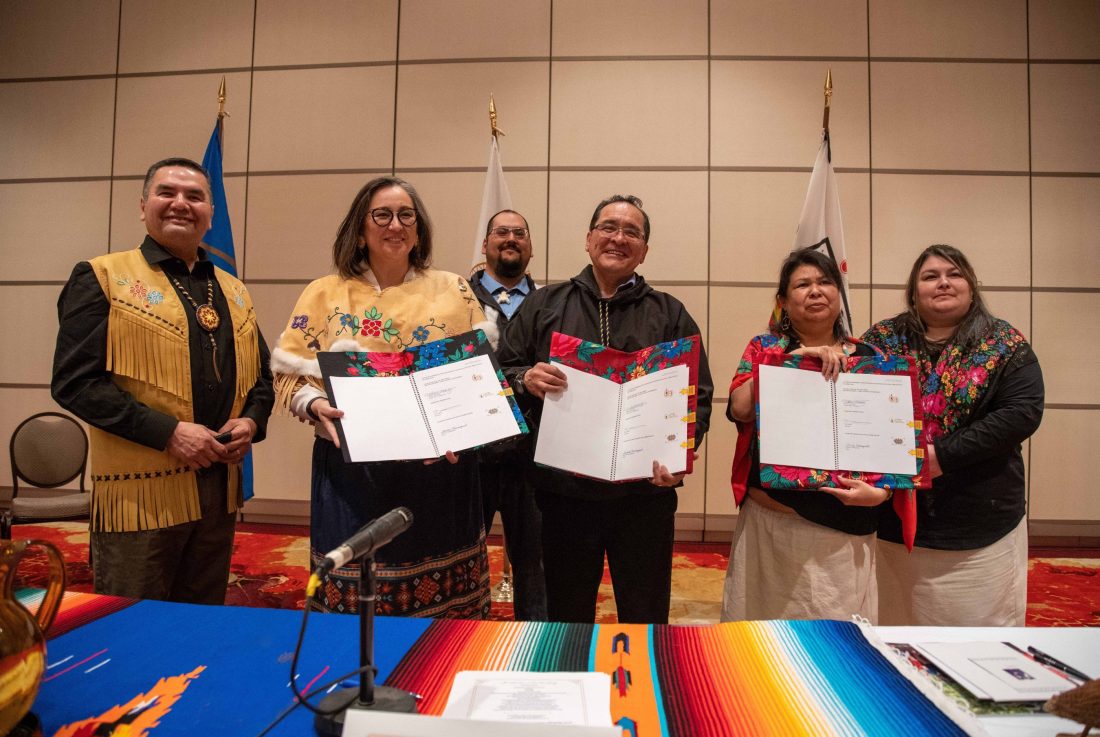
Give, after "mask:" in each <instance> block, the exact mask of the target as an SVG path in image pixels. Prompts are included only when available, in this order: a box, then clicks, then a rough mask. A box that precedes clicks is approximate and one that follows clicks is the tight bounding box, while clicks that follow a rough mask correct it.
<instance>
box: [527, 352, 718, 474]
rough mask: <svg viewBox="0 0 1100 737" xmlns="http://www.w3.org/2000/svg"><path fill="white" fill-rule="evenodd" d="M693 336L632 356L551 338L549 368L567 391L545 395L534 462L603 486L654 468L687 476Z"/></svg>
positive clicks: (691, 445) (695, 374) (695, 364)
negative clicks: (555, 370)
mask: <svg viewBox="0 0 1100 737" xmlns="http://www.w3.org/2000/svg"><path fill="white" fill-rule="evenodd" d="M699 344H700V338H699V336H698V335H693V336H689V337H686V338H678V339H676V340H672V341H668V342H665V343H658V344H657V345H653V346H649V347H646V348H643V349H641V350H638V351H634V352H625V351H618V350H615V349H614V348H608V347H606V346H603V345H600V344H598V343H592V342H589V341H584V340H581V339H580V338H575V337H572V336H569V335H564V334H562V333H554V335H553V337H552V339H551V344H550V361H551V363H553V364H554V365H555V366H557V367H558V368H560V369H561V370H562V371H563V372H564V373H565V374H566V379H567V382H568V388H567V389H566V390H565V391H564V392H561V393H559V394H548V395H547V396H546V399H545V400H544V402H543V409H542V420H541V422H540V424H539V432H538V440H537V442H536V445H535V462H536V463H540V464H542V465H545V466H550V467H552V468H558V469H561V470H563V471H571V472H573V473H576V474H580V475H582V476H589V477H592V478H597V479H601V480H604V481H632V480H637V479H648V478H651V477H652V476H653V461H654V460H657V461H659V462H660V463H662V464H663V465H665V466H666V467H667V468H668V470H669V472H670V473H674V474H675V473H685V472H687V473H690V472H691V468H692V459H693V457H694V452H693V451H694V450H695V407H696V401H697V397H696V387H697V386H698V381H699Z"/></svg>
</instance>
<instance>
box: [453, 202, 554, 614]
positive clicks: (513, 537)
mask: <svg viewBox="0 0 1100 737" xmlns="http://www.w3.org/2000/svg"><path fill="white" fill-rule="evenodd" d="M481 252H482V253H483V254H485V268H484V269H480V270H478V271H476V272H474V274H473V275H471V277H470V285H471V286H472V287H473V290H474V294H475V295H477V298H478V300H479V301H480V302H481V305H482V307H483V308H484V310H485V316H486V317H491V316H493V315H495V316H496V320H497V325H499V327H500V331H501V334H502V335H503V333H504V327H505V326H506V325H507V324H508V321H509V320H511V319H512V316H513V315H515V314H516V310H517V309H519V307H520V305H521V304H522V303H523V300H524V299H526V297H527V295H528V294H530V293H531V292H533V291H534V290H535V288H536V287H535V282H534V280H533V279H531V277H530V276H528V275H527V273H526V272H527V264H528V263H529V262H530V261H531V230H530V228H529V227H528V225H527V220H526V218H524V217H523V216H522V215H520V214H519V213H518V212H515V211H514V210H501V211H500V212H498V213H497V214H496V215H494V216H493V217H491V218H489V225H488V227H487V228H486V230H485V240H484V242H483V243H482V245H481ZM529 442H530V441H529V439H526V438H525V439H524V440H521V441H520V446H518V447H517V446H510V447H509V446H505V447H503V448H496V447H494V448H488V449H485V450H483V451H482V452H481V495H482V505H483V507H484V512H485V531H486V532H488V531H489V529H490V528H491V527H492V525H493V518H494V517H495V516H496V513H497V511H499V512H500V519H501V524H502V525H503V526H504V545H505V549H506V550H507V551H508V558H509V560H511V562H512V580H513V587H514V589H513V590H514V594H513V609H514V611H515V618H516V619H517V620H545V619H546V583H545V580H544V578H543V571H542V540H541V533H540V529H541V526H542V520H541V518H540V515H539V510H538V506H537V505H536V504H535V496H534V491H533V490H532V489H531V488H530V486H529V484H528V483H527V478H528V473H527V471H528V468H529V466H530V463H531V452H530V449H529V448H527V447H526V444H527V443H529Z"/></svg>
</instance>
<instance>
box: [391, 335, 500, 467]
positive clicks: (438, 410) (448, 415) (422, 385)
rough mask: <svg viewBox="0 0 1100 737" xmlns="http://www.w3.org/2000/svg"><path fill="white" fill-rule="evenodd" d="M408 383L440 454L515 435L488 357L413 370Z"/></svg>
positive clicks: (477, 357) (494, 371) (498, 382)
mask: <svg viewBox="0 0 1100 737" xmlns="http://www.w3.org/2000/svg"><path fill="white" fill-rule="evenodd" d="M412 378H413V381H414V382H416V386H417V389H419V390H420V399H421V401H422V402H423V403H424V413H425V414H426V415H427V416H428V422H429V423H430V424H431V428H432V434H433V435H434V436H435V443H436V445H437V446H438V447H439V452H440V453H441V454H442V453H445V452H446V451H448V450H453V451H460V450H466V449H467V448H476V447H478V446H481V445H485V444H486V443H491V442H493V441H494V440H501V439H503V438H509V437H512V436H513V435H519V434H520V429H519V425H518V424H517V423H516V418H515V415H513V414H512V407H511V405H509V404H508V399H507V398H506V397H503V396H501V393H500V391H501V389H500V381H499V380H498V379H497V372H496V369H494V368H493V362H492V361H491V360H489V357H488V356H476V357H474V358H468V359H466V360H465V361H457V362H455V363H448V364H446V365H443V366H436V367H435V368H430V369H425V370H423V371H418V372H416V373H414V374H412Z"/></svg>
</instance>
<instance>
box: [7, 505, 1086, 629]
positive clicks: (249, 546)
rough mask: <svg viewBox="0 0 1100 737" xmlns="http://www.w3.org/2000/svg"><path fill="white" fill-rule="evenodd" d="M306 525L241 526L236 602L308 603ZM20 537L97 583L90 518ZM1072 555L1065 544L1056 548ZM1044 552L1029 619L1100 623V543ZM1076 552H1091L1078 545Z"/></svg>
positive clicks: (709, 564)
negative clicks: (41, 543) (43, 543)
mask: <svg viewBox="0 0 1100 737" xmlns="http://www.w3.org/2000/svg"><path fill="white" fill-rule="evenodd" d="M305 532H306V531H305V530H304V529H303V528H300V527H283V526H278V525H257V524H248V525H241V526H239V527H238V531H237V536H236V547H235V549H234V551H233V564H232V568H231V572H230V581H229V591H228V593H227V594H226V604H231V605H234V606H251V607H269V608H283V609H301V608H302V606H303V600H304V599H303V597H304V589H305V583H306V578H307V577H308V572H307V570H306V567H305V565H306V562H307V561H308V559H309V540H308V537H306V536H305ZM13 536H14V537H15V538H16V539H33V538H38V539H44V540H48V541H50V542H52V543H54V544H55V545H57V546H58V547H59V548H60V549H61V552H62V554H63V555H64V556H65V560H66V571H67V574H68V577H69V588H70V589H71V590H73V591H91V573H90V571H89V570H88V565H87V549H88V528H87V525H86V523H82V522H55V523H51V524H44V525H19V526H17V527H16V528H15V529H14V532H13ZM490 542H491V543H492V542H496V543H497V544H495V545H494V544H490V546H489V564H490V569H491V572H492V581H493V583H494V584H497V583H498V582H499V581H500V571H501V565H502V558H503V555H502V552H501V547H500V545H499V542H500V541H499V539H492V538H491V539H490ZM1056 552H1057V555H1066V552H1065V551H1056ZM1033 553H1036V555H1034V556H1033V557H1032V558H1031V559H1030V560H1029V562H1028V614H1027V623H1028V625H1030V626H1040V627H1059V626H1061V627H1086V626H1087V627H1097V626H1100V551H1092V552H1091V554H1092V555H1093V556H1094V557H1054V556H1053V555H1051V554H1049V553H1047V551H1033ZM1073 554H1074V555H1086V553H1080V552H1077V551H1075V552H1073ZM726 561H727V549H726V546H725V545H719V544H713V545H712V544H703V543H684V544H679V545H677V546H676V554H675V557H674V559H673V571H672V604H671V611H670V616H669V619H670V621H672V622H675V623H680V624H696V623H707V622H716V621H718V614H719V608H720V602H721V599H722V580H723V576H724V574H725V570H726ZM19 575H20V578H19V580H17V582H16V585H17V586H19V585H29V586H34V585H42V582H43V581H44V580H45V575H46V563H45V559H44V557H42V556H28V558H27V559H26V560H24V561H23V563H22V565H21V566H20V568H19ZM511 615H512V611H511V605H510V604H501V603H494V604H493V612H492V618H493V619H511ZM596 619H597V621H599V622H614V621H616V620H615V603H614V597H613V595H612V591H611V579H610V577H609V576H608V574H607V572H606V571H605V572H604V580H603V583H602V584H601V586H600V600H599V605H598V610H597V616H596Z"/></svg>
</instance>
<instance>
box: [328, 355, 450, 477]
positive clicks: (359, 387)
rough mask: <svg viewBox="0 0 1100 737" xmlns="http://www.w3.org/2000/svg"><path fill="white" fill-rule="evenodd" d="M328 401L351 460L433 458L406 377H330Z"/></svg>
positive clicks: (429, 438) (430, 444)
mask: <svg viewBox="0 0 1100 737" xmlns="http://www.w3.org/2000/svg"><path fill="white" fill-rule="evenodd" d="M329 382H330V383H331V385H332V393H333V396H332V400H333V402H334V403H335V405H336V406H337V407H339V408H340V409H342V410H343V411H344V416H343V417H342V418H341V419H340V424H341V426H342V427H343V429H344V439H345V443H346V444H347V450H348V454H349V455H350V457H351V460H352V461H353V462H361V461H394V460H406V459H415V458H435V457H436V452H435V448H433V447H432V441H431V437H430V436H429V435H428V428H427V427H425V426H424V417H423V415H421V414H420V405H419V404H418V403H417V401H416V394H415V392H413V388H412V383H411V382H410V381H409V377H408V376H375V377H372V378H369V379H365V378H362V377H356V376H332V377H330V378H329Z"/></svg>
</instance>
